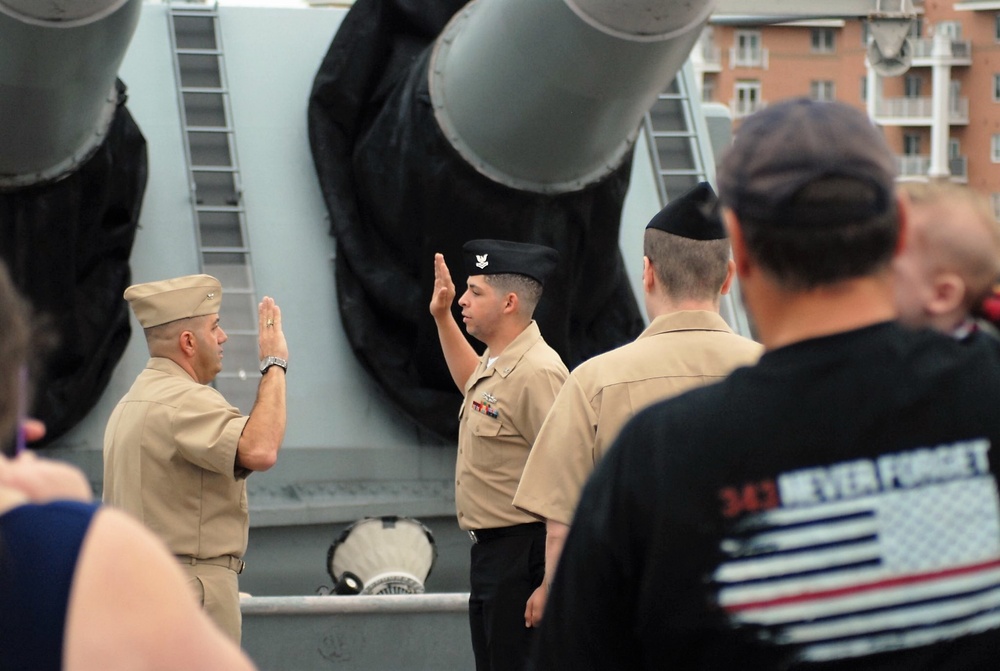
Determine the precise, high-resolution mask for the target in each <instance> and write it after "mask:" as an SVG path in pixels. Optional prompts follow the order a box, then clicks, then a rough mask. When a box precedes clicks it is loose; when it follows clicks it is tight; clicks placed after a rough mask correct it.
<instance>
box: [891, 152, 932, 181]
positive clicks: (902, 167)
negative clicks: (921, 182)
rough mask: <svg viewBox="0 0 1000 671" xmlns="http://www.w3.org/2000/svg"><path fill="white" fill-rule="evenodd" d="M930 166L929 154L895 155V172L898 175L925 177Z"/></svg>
mask: <svg viewBox="0 0 1000 671" xmlns="http://www.w3.org/2000/svg"><path fill="white" fill-rule="evenodd" d="M930 168H931V157H930V156H918V155H912V154H911V155H905V156H899V155H897V156H896V173H897V174H898V175H899V176H900V177H926V176H927V173H928V171H929V170H930Z"/></svg>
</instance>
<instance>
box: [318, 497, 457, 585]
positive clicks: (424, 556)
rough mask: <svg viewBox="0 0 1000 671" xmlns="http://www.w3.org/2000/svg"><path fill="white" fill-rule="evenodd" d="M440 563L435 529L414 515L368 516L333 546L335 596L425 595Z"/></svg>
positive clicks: (330, 564) (330, 568) (328, 560)
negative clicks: (434, 569) (437, 561)
mask: <svg viewBox="0 0 1000 671" xmlns="http://www.w3.org/2000/svg"><path fill="white" fill-rule="evenodd" d="M436 559H437V547H436V546H435V545H434V535H433V534H432V533H431V530H430V529H428V528H427V527H426V526H424V525H423V524H421V523H420V522H419V521H418V520H415V519H413V518H410V517H395V516H388V517H366V518H364V519H361V520H358V521H357V522H354V523H353V524H351V525H350V526H348V527H347V528H346V529H344V530H343V531H342V532H341V534H340V536H339V537H338V538H337V540H335V541H334V542H333V544H332V545H331V546H330V550H329V552H327V555H326V567H327V572H328V573H329V574H330V577H331V578H333V580H334V583H335V585H336V586H335V587H334V590H333V591H334V592H335V593H337V594H358V593H360V594H422V593H423V592H424V582H425V581H426V580H427V576H429V575H430V573H431V569H432V568H433V567H434V561H435V560H436Z"/></svg>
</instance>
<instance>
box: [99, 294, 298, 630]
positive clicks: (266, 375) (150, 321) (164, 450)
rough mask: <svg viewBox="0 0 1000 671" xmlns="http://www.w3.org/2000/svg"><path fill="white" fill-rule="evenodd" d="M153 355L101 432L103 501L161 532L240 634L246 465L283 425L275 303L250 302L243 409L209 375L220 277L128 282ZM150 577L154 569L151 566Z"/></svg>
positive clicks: (270, 451)
mask: <svg viewBox="0 0 1000 671" xmlns="http://www.w3.org/2000/svg"><path fill="white" fill-rule="evenodd" d="M125 299H126V300H127V301H128V302H129V304H130V305H131V307H132V311H133V312H134V313H135V316H136V318H137V319H138V320H139V323H140V324H141V325H142V327H143V330H144V332H145V336H146V344H147V346H148V348H149V354H150V359H149V362H148V363H147V364H146V368H145V370H143V371H142V372H141V373H140V374H139V376H138V377H137V378H136V380H135V383H134V384H133V385H132V388H131V389H130V390H129V391H128V393H127V394H126V395H125V396H124V397H123V398H122V399H121V401H119V403H118V405H117V406H116V407H115V409H114V411H113V412H112V413H111V418H110V419H109V420H108V426H107V429H106V431H105V434H104V501H105V502H106V503H109V504H111V505H114V506H117V507H119V508H122V509H124V510H127V511H129V512H130V513H132V514H134V515H135V516H136V517H138V518H139V519H140V520H141V521H142V522H143V523H144V524H145V525H146V526H147V527H149V528H150V529H151V530H153V531H154V532H155V533H156V534H157V535H159V536H160V538H162V539H163V540H164V541H165V542H166V544H167V547H168V548H170V550H171V551H172V552H173V553H174V554H175V555H176V556H177V558H178V561H180V563H181V565H182V567H183V568H184V569H185V571H186V572H187V574H188V577H189V585H191V587H192V588H193V589H194V591H195V593H196V595H197V596H198V597H199V598H200V600H201V602H202V604H203V605H204V607H205V610H206V612H207V613H208V614H209V616H210V617H211V618H212V619H213V620H214V621H215V622H216V623H217V624H218V625H219V627H220V628H221V629H222V630H223V631H224V632H226V633H227V634H229V635H230V636H231V637H233V638H234V639H235V640H236V641H237V642H239V640H240V631H241V622H242V619H241V616H240V603H239V585H238V578H237V576H238V574H239V573H240V572H241V571H242V570H243V555H244V553H245V552H246V548H247V535H248V531H249V517H248V514H247V493H246V477H247V476H248V475H249V474H250V473H252V472H253V471H264V470H267V469H269V468H270V467H271V466H273V465H274V463H275V461H276V460H277V457H278V450H279V449H280V448H281V441H282V439H283V437H284V433H285V371H286V369H287V365H288V364H287V362H288V345H287V343H286V342H285V335H284V332H283V331H282V327H281V310H280V309H279V308H278V306H277V305H276V304H275V302H274V300H273V299H271V298H269V297H264V300H262V301H261V302H260V305H259V306H258V320H259V328H260V335H259V343H258V344H259V348H260V355H261V358H262V361H261V373H262V377H261V381H260V386H259V387H258V390H257V400H256V402H255V403H254V406H253V410H252V412H251V413H250V415H249V416H244V415H241V414H240V411H239V410H237V409H236V408H234V407H233V406H232V405H230V404H229V403H228V402H226V399H225V398H223V396H222V394H220V393H219V392H218V391H217V390H216V389H214V388H212V387H210V386H208V383H210V382H211V381H212V380H214V379H215V376H216V375H217V374H218V373H219V371H220V370H221V369H222V345H223V343H225V342H226V339H227V336H226V333H225V331H224V330H223V329H222V325H221V324H220V323H219V305H220V303H221V301H222V286H221V285H220V283H219V281H218V280H217V279H215V278H214V277H211V276H210V275H189V276H186V277H178V278H174V279H169V280H163V281H158V282H149V283H147V284H138V285H134V286H131V287H129V288H128V289H126V290H125ZM151 579H155V576H152V577H151Z"/></svg>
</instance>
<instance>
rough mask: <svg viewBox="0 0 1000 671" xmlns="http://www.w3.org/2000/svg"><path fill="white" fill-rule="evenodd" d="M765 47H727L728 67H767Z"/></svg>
mask: <svg viewBox="0 0 1000 671" xmlns="http://www.w3.org/2000/svg"><path fill="white" fill-rule="evenodd" d="M768 55H769V54H768V50H767V49H760V48H757V49H748V48H742V49H741V48H739V47H730V48H729V69H730V70H732V69H733V68H763V69H765V70H766V69H767V64H768Z"/></svg>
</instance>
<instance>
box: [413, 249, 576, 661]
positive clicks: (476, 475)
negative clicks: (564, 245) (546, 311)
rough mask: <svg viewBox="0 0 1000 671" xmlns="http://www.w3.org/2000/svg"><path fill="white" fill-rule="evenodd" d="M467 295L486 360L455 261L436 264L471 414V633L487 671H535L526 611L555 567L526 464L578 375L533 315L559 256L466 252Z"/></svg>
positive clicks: (466, 519)
mask: <svg viewBox="0 0 1000 671" xmlns="http://www.w3.org/2000/svg"><path fill="white" fill-rule="evenodd" d="M462 255H463V262H464V263H463V265H464V268H465V272H466V274H467V275H468V280H467V287H468V288H467V289H466V291H465V293H464V294H462V296H461V298H459V300H458V304H459V306H460V307H461V308H462V322H463V323H464V324H465V330H466V331H467V332H468V333H469V335H471V336H472V337H474V338H476V339H477V340H479V341H480V342H482V343H484V344H485V345H486V351H485V352H484V353H483V355H482V356H479V355H478V354H476V351H475V350H474V349H473V348H472V345H471V344H469V341H468V340H466V339H465V336H464V335H463V334H462V331H461V329H460V328H459V326H458V324H457V323H456V322H455V319H454V318H453V317H452V314H451V305H452V302H453V301H454V300H455V294H456V291H455V284H454V282H452V279H451V274H450V272H449V270H448V266H447V265H446V264H445V261H444V256H443V255H441V254H436V255H435V256H434V293H433V295H432V297H431V304H430V312H431V315H433V317H434V321H435V323H436V324H437V329H438V336H439V337H440V340H441V348H442V350H443V352H444V357H445V361H446V362H447V364H448V370H449V371H450V372H451V376H452V379H453V380H454V381H455V385H456V386H457V387H458V389H459V390H461V391H462V392H463V393H464V395H465V398H464V400H463V401H462V406H461V409H460V411H459V425H458V455H457V457H458V458H457V460H456V464H455V508H456V512H457V515H458V525H459V526H460V527H461V528H462V529H464V530H466V531H468V533H469V538H470V539H471V540H472V548H471V557H470V560H471V565H470V582H471V593H470V595H469V625H470V629H471V632H472V650H473V653H474V654H475V658H476V669H477V671H504V670H509V671H519V670H520V669H523V668H524V665H525V663H526V659H527V655H528V650H529V649H530V644H531V639H532V635H533V632H534V630H532V629H528V628H526V627H525V626H524V619H523V615H524V604H525V602H526V601H527V600H528V597H529V596H531V593H532V592H533V591H534V590H535V588H536V587H538V585H540V584H541V582H542V576H543V574H544V571H545V525H544V524H543V523H542V522H539V521H538V520H537V519H535V518H534V517H532V516H531V515H529V514H527V513H525V512H523V511H521V510H518V509H517V508H515V507H514V505H513V503H512V500H513V498H514V492H515V490H516V489H517V483H518V481H519V480H520V478H521V471H522V470H523V469H524V462H525V461H526V460H527V459H528V453H529V451H530V450H531V446H532V444H533V443H534V442H535V437H536V436H537V435H538V431H539V429H540V428H541V426H542V421H543V420H544V419H545V415H546V413H548V411H549V408H550V407H551V406H552V401H553V400H554V399H555V397H556V394H557V393H558V391H559V388H560V387H562V384H563V382H564V381H565V379H566V375H567V370H566V366H565V365H564V364H563V362H562V360H561V359H560V358H559V355H558V354H557V353H556V351H555V350H553V349H552V348H551V347H549V346H548V344H546V343H545V341H544V340H543V339H542V334H541V333H540V332H539V330H538V325H537V324H536V323H535V321H534V320H533V319H532V315H533V313H534V310H535V307H536V306H537V305H538V301H539V299H540V298H541V296H542V287H543V285H544V284H545V281H546V280H547V279H548V277H549V275H550V274H551V273H552V271H553V270H554V269H555V266H556V263H557V262H558V258H559V255H558V252H556V250H554V249H552V248H550V247H547V246H544V245H537V244H531V243H526V242H513V241H508V240H471V241H469V242H467V243H465V245H464V246H463V247H462Z"/></svg>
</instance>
